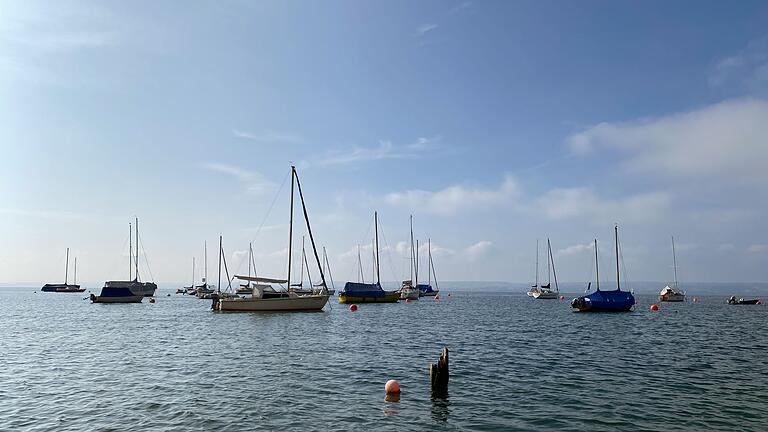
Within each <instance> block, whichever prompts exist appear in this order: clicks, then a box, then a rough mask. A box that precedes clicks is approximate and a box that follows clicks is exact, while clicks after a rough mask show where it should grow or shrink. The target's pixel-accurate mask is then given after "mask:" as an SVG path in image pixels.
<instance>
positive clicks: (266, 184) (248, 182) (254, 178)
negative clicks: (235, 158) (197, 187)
mask: <svg viewBox="0 0 768 432" xmlns="http://www.w3.org/2000/svg"><path fill="white" fill-rule="evenodd" d="M201 166H202V167H203V168H205V169H207V170H209V171H213V172H217V173H221V174H226V175H228V176H232V177H234V178H236V179H237V180H239V181H240V182H241V183H243V184H244V185H245V186H246V189H247V190H248V192H252V193H262V192H265V191H267V190H270V189H272V188H273V187H274V186H275V185H274V183H272V182H271V181H269V180H267V179H265V178H264V176H263V175H261V174H260V173H258V172H256V171H249V170H246V169H243V168H240V167H238V166H234V165H228V164H224V163H218V162H206V163H203V164H201Z"/></svg>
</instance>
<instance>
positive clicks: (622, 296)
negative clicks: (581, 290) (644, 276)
mask: <svg viewBox="0 0 768 432" xmlns="http://www.w3.org/2000/svg"><path fill="white" fill-rule="evenodd" d="M614 232H615V239H616V289H615V290H613V291H604V290H600V269H599V265H598V254H597V239H595V273H596V282H597V287H596V289H595V292H593V293H592V294H588V295H584V296H581V297H577V298H575V299H573V300H572V301H571V307H573V308H574V309H578V310H579V311H580V312H628V311H629V310H631V309H632V306H634V304H635V296H633V295H632V293H631V292H629V291H622V290H621V282H620V280H621V278H620V276H619V227H618V225H617V226H615V227H614ZM591 285H592V282H590V283H589V284H588V285H587V291H589V289H590V287H591Z"/></svg>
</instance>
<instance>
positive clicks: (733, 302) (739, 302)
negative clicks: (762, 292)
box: [728, 296, 762, 305]
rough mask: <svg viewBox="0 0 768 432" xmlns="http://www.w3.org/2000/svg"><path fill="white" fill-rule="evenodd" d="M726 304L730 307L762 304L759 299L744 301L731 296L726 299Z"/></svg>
mask: <svg viewBox="0 0 768 432" xmlns="http://www.w3.org/2000/svg"><path fill="white" fill-rule="evenodd" d="M728 304H730V305H759V304H762V302H761V300H760V299H745V298H739V299H737V298H736V296H731V298H729V299H728Z"/></svg>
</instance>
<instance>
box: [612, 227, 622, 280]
mask: <svg viewBox="0 0 768 432" xmlns="http://www.w3.org/2000/svg"><path fill="white" fill-rule="evenodd" d="M613 231H614V238H615V240H616V289H617V290H619V291H620V290H621V277H619V226H618V225H614V226H613Z"/></svg>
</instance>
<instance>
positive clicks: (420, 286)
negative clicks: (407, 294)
mask: <svg viewBox="0 0 768 432" xmlns="http://www.w3.org/2000/svg"><path fill="white" fill-rule="evenodd" d="M416 289H417V290H419V291H421V292H422V293H425V294H426V293H431V292H435V291H434V290H433V289H432V285H427V284H417V285H416Z"/></svg>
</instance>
